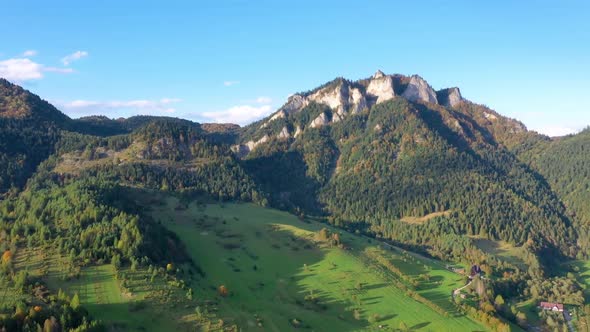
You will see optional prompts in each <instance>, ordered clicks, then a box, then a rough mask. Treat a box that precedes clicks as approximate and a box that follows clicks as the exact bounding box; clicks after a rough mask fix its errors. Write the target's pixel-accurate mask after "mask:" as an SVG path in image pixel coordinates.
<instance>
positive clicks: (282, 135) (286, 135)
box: [277, 127, 291, 139]
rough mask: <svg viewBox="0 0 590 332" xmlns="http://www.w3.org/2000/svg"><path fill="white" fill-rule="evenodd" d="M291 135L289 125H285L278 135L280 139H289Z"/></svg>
mask: <svg viewBox="0 0 590 332" xmlns="http://www.w3.org/2000/svg"><path fill="white" fill-rule="evenodd" d="M290 137H291V134H290V133H289V129H288V128H287V127H283V129H281V132H280V133H279V134H278V135H277V138H278V139H287V138H290Z"/></svg>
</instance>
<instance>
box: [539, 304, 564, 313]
mask: <svg viewBox="0 0 590 332" xmlns="http://www.w3.org/2000/svg"><path fill="white" fill-rule="evenodd" d="M539 308H541V309H543V310H551V311H559V312H563V304H561V303H552V302H541V303H540V304H539Z"/></svg>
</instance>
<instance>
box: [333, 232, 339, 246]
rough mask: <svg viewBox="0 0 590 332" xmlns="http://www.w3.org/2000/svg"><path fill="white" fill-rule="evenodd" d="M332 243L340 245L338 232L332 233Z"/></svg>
mask: <svg viewBox="0 0 590 332" xmlns="http://www.w3.org/2000/svg"><path fill="white" fill-rule="evenodd" d="M332 243H333V244H334V245H336V246H337V245H340V243H341V242H340V234H338V233H334V234H332Z"/></svg>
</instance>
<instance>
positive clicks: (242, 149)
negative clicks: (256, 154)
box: [231, 135, 270, 157]
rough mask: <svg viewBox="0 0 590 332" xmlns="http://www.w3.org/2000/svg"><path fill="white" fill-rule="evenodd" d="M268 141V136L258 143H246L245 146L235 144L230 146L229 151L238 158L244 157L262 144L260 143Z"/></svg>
mask: <svg viewBox="0 0 590 332" xmlns="http://www.w3.org/2000/svg"><path fill="white" fill-rule="evenodd" d="M269 140H270V137H269V136H268V135H264V136H263V137H262V138H261V139H259V140H258V141H256V142H255V141H248V142H247V143H246V144H237V145H233V146H231V150H232V151H233V152H234V153H236V154H237V155H238V156H239V157H244V156H246V155H247V154H248V153H250V151H252V150H254V149H255V148H256V147H257V146H258V145H260V144H262V143H266V142H268V141H269Z"/></svg>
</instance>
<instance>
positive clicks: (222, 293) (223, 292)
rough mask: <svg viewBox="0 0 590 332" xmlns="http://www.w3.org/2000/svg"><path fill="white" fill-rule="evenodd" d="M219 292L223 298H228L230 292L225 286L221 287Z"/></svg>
mask: <svg viewBox="0 0 590 332" xmlns="http://www.w3.org/2000/svg"><path fill="white" fill-rule="evenodd" d="M217 291H218V292H219V295H221V296H223V297H226V296H227V295H228V294H229V291H228V290H227V287H225V285H221V286H219V288H218V289H217Z"/></svg>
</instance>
